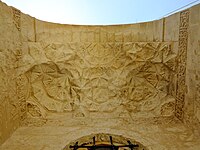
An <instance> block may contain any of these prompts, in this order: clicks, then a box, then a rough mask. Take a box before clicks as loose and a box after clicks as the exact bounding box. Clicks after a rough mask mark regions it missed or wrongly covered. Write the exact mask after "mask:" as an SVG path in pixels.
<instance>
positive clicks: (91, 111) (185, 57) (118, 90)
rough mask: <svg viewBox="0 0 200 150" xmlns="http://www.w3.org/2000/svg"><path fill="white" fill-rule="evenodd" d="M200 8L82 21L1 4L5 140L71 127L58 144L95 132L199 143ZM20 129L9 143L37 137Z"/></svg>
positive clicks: (1, 135) (152, 141)
mask: <svg viewBox="0 0 200 150" xmlns="http://www.w3.org/2000/svg"><path fill="white" fill-rule="evenodd" d="M199 7H200V6H199V5H197V6H195V7H192V8H191V9H189V10H185V11H182V12H180V13H177V14H174V15H172V16H169V17H167V18H163V19H160V20H157V21H152V22H147V23H139V24H131V25H115V26H78V25H76V26H75V25H60V24H54V23H48V22H43V21H40V20H37V19H35V18H33V17H31V16H28V15H25V14H23V13H21V12H20V11H19V10H17V9H15V8H13V7H8V6H6V5H5V4H3V3H2V2H0V8H1V9H0V61H1V63H0V70H1V72H0V81H1V82H0V87H1V88H0V144H1V143H3V142H4V141H5V140H6V139H8V137H9V136H10V135H11V134H12V132H13V131H14V130H15V129H16V128H18V127H19V126H20V124H21V126H22V127H21V129H22V130H23V131H26V132H27V134H28V133H29V131H30V134H31V132H34V135H32V134H31V137H34V136H36V135H37V136H38V137H37V138H36V139H34V142H35V143H37V144H38V141H37V140H38V139H39V137H40V138H41V137H43V136H44V137H45V138H44V139H46V140H44V143H45V142H47V143H48V142H49V140H50V137H51V136H50V135H49V134H53V136H55V135H61V133H63V132H64V131H67V133H65V136H68V137H65V138H64V137H63V136H62V135H61V137H62V138H63V139H62V138H60V139H58V140H57V143H56V144H57V146H58V144H59V143H62V145H60V146H59V147H61V146H63V145H66V143H65V142H66V141H67V140H68V141H67V142H68V143H69V142H70V141H69V140H71V139H70V138H73V139H78V135H80V136H84V135H88V134H86V131H87V132H88V133H93V132H94V130H95V129H96V130H95V132H96V133H102V132H104V131H106V133H109V132H111V131H112V132H113V134H115V133H116V134H118V135H120V134H121V133H123V134H128V135H130V137H133V136H135V137H137V139H136V141H138V142H142V144H143V145H144V146H147V148H149V149H151V148H152V147H154V146H157V147H156V148H157V149H161V148H163V147H164V148H163V149H173V148H176V149H179V148H184V147H186V148H189V147H190V146H191V145H193V148H196V147H198V146H199V145H200V142H199V141H198V139H200V138H199V135H200V134H199V127H198V125H199V121H200V105H199V104H200V103H199V102H198V101H199V95H200V94H199V87H200V83H199V80H200V79H199V74H200V73H199V70H200V69H199V52H198V51H199V37H200V36H199V34H200V29H199V24H200V20H199V16H200V8H199ZM183 123H185V124H183ZM122 124H123V125H124V126H122ZM148 125H150V126H149V127H147V126H148ZM185 125H188V126H189V128H185V127H183V126H185ZM166 126H167V129H164V128H165V127H166ZM174 126H175V127H174ZM32 127H34V128H32ZM57 127H59V129H58V130H57ZM126 127H128V129H130V132H129V130H128V129H127V128H126ZM179 127H180V128H181V129H180V130H179ZM43 129H45V131H46V133H48V134H47V135H41V133H42V131H43ZM75 129H77V131H76V134H73V131H74V130H75ZM84 129H85V131H84ZM53 130H55V131H58V132H59V133H58V134H57V132H54V131H53ZM135 132H137V134H135ZM20 133H21V130H19V132H16V135H13V137H12V138H11V139H10V140H11V142H10V143H14V144H16V145H12V144H11V145H9V140H8V143H6V144H5V145H4V146H2V148H3V149H12V148H16V147H20V144H22V143H23V142H19V141H21V140H18V142H19V143H18V142H13V141H16V140H15V138H16V139H20V138H22V139H24V138H25V139H26V138H27V137H28V135H27V134H23V135H20ZM155 135H156V136H155ZM160 135H163V137H160ZM143 136H146V137H144V138H143ZM154 136H155V137H154ZM133 139H135V138H134V137H133ZM147 139H148V140H147ZM171 139H176V140H175V141H176V142H177V143H178V144H177V145H175V146H172V142H173V141H170V140H171ZM12 140H13V141H12ZM166 141H168V142H166ZM26 142H27V143H29V144H30V143H31V142H32V140H29V139H27V140H26ZM44 143H43V142H41V143H40V144H38V147H37V148H38V149H44V147H45V146H44V145H43V144H44ZM50 143H51V142H50ZM56 144H55V145H56ZM30 145H31V144H30ZM180 145H181V146H180ZM10 147H12V148H10ZM50 147H51V146H50ZM0 148H1V147H0ZM26 148H28V149H30V148H32V146H31V147H26ZM51 148H52V147H51ZM54 148H55V147H54ZM62 148H63V147H62ZM55 149H56V148H55Z"/></svg>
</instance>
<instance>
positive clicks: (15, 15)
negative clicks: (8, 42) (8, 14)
mask: <svg viewBox="0 0 200 150" xmlns="http://www.w3.org/2000/svg"><path fill="white" fill-rule="evenodd" d="M12 10H13V23H14V24H15V26H16V28H17V30H19V31H20V30H21V11H20V10H18V9H16V8H14V7H12Z"/></svg>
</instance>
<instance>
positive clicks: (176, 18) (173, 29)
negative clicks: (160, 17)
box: [163, 13, 180, 42]
mask: <svg viewBox="0 0 200 150" xmlns="http://www.w3.org/2000/svg"><path fill="white" fill-rule="evenodd" d="M179 22H180V13H176V14H173V15H171V16H169V17H166V18H164V35H163V36H164V41H166V42H167V41H178V38H179V37H178V35H179Z"/></svg>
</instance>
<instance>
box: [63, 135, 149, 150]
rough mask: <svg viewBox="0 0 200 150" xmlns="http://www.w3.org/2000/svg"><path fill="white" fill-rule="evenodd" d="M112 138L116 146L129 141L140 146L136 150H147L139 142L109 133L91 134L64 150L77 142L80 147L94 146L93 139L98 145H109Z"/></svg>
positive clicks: (72, 142)
mask: <svg viewBox="0 0 200 150" xmlns="http://www.w3.org/2000/svg"><path fill="white" fill-rule="evenodd" d="M110 136H112V140H113V144H114V145H120V144H127V141H128V140H129V141H130V142H131V143H133V144H137V145H139V147H138V148H135V149H136V150H147V148H146V147H145V146H144V145H142V144H141V143H139V142H138V141H135V140H134V139H130V138H126V137H123V136H121V135H115V134H108V133H98V134H90V135H87V136H83V137H81V138H78V139H76V140H74V141H71V142H70V143H69V144H67V145H66V146H65V147H64V148H63V150H70V145H75V143H76V142H79V145H81V144H83V145H92V143H93V142H92V138H93V137H95V138H96V140H95V142H96V145H109V144H110V139H109V137H110ZM120 149H121V148H120ZM81 150H84V148H81ZM121 150H122V149H121Z"/></svg>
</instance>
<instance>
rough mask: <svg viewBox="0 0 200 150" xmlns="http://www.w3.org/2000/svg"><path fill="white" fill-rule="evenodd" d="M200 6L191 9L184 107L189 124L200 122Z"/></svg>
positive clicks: (185, 118)
mask: <svg viewBox="0 0 200 150" xmlns="http://www.w3.org/2000/svg"><path fill="white" fill-rule="evenodd" d="M199 25H200V5H197V6H194V7H192V8H190V18H189V30H188V33H189V34H188V51H187V70H186V84H187V94H186V99H185V100H186V101H185V107H184V115H185V116H184V120H185V122H186V123H188V124H190V125H191V124H196V125H198V126H199V122H200V99H199V98H200V97H199V96H200V95H199V91H200V89H199V85H200V84H199V83H200V82H199V81H200V78H199V76H200V74H199V73H200V72H199V71H200V65H199V64H200V63H199V58H200V57H199V52H200V47H199V46H200V43H199V42H200V28H199Z"/></svg>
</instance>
